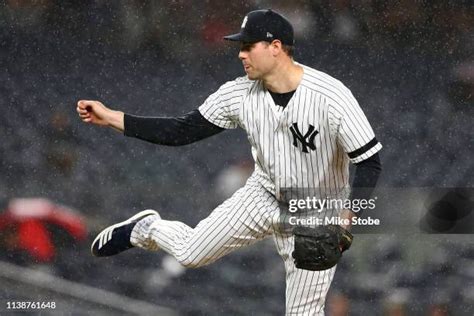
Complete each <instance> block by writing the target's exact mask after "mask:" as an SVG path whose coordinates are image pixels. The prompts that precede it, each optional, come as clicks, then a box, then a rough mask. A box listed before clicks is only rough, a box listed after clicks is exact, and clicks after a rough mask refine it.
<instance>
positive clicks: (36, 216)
mask: <svg viewBox="0 0 474 316" xmlns="http://www.w3.org/2000/svg"><path fill="white" fill-rule="evenodd" d="M52 227H56V228H59V229H60V230H63V231H65V232H66V233H67V234H68V235H69V236H70V237H72V238H73V239H74V240H76V241H83V240H85V239H86V238H87V228H86V224H85V221H84V219H83V217H82V216H80V215H79V214H77V212H75V211H74V210H72V209H71V208H69V207H66V206H63V205H59V204H55V203H53V202H51V201H50V200H48V199H44V198H19V199H12V200H10V202H9V204H8V206H7V209H6V210H5V212H3V213H2V214H0V233H3V234H2V237H3V238H2V239H3V240H2V243H3V245H4V246H6V248H7V250H12V251H26V252H27V253H28V254H29V255H30V256H31V257H32V258H33V259H34V260H35V261H38V262H51V261H53V260H54V258H55V256H56V247H55V243H54V240H55V236H54V233H53V232H52V229H51V228H52ZM5 232H6V233H5Z"/></svg>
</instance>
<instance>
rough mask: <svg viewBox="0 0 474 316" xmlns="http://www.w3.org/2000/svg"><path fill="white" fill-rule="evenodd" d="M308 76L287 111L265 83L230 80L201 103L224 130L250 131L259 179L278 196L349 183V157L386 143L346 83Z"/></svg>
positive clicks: (360, 157)
mask: <svg viewBox="0 0 474 316" xmlns="http://www.w3.org/2000/svg"><path fill="white" fill-rule="evenodd" d="M301 66H302V67H303V69H304V74H303V78H302V80H301V82H300V84H299V85H298V87H297V89H296V91H295V93H294V95H293V97H292V98H291V100H290V101H289V102H288V105H287V106H286V107H285V108H284V110H283V111H281V110H278V106H276V105H275V103H274V101H273V98H272V97H271V95H270V93H269V92H268V90H267V89H265V87H264V86H263V84H262V82H261V81H258V80H255V81H254V80H249V79H248V78H247V77H246V76H245V77H240V78H237V79H235V80H233V81H229V82H227V83H225V84H224V85H222V86H221V87H220V88H219V89H218V90H217V91H216V92H215V93H213V94H212V95H210V96H209V98H208V99H207V100H206V101H205V102H204V104H202V105H201V106H200V107H199V111H200V113H201V114H202V115H203V116H204V117H205V118H206V119H207V120H208V121H210V122H211V123H213V124H215V125H217V126H219V127H222V128H226V129H229V128H236V127H238V126H240V127H241V128H243V129H244V130H245V131H246V132H247V136H248V139H249V141H250V144H251V146H252V155H253V158H254V160H255V174H256V175H258V179H259V182H260V183H261V184H262V185H263V186H264V187H265V188H266V189H267V190H268V191H270V192H271V193H272V194H274V195H275V196H276V197H277V199H278V198H280V197H281V196H280V194H281V190H282V189H288V188H290V189H300V188H325V190H329V191H333V190H334V191H335V192H341V191H342V190H345V189H347V188H348V186H349V161H351V162H353V163H357V162H360V161H363V160H365V159H367V158H369V157H370V156H372V155H373V154H375V153H376V152H378V151H379V150H380V149H381V148H382V145H381V144H380V143H379V142H378V141H377V140H376V139H375V136H374V132H373V130H372V128H371V126H370V124H369V122H368V120H367V118H366V116H365V115H364V113H363V112H362V110H361V108H360V106H359V104H358V102H357V101H356V99H355V98H354V96H353V95H352V93H351V92H350V90H349V89H348V88H347V87H345V86H344V85H343V84H342V83H341V82H340V81H338V80H336V79H334V78H333V77H331V76H329V75H327V74H325V73H323V72H320V71H317V70H315V69H312V68H310V67H308V66H304V65H301Z"/></svg>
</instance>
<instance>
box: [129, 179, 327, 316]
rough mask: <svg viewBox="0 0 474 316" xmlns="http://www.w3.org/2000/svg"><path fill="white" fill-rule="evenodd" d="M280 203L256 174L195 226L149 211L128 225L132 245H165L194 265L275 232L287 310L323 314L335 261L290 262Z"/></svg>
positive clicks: (289, 238) (290, 242)
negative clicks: (318, 265)
mask: <svg viewBox="0 0 474 316" xmlns="http://www.w3.org/2000/svg"><path fill="white" fill-rule="evenodd" d="M279 218H280V208H279V206H278V202H277V200H276V199H275V197H274V196H273V195H272V194H270V193H269V192H268V191H267V190H266V189H265V188H264V187H263V186H262V185H261V184H260V183H259V182H258V181H257V180H256V179H255V177H254V176H252V177H250V178H249V180H248V181H247V183H246V184H245V186H244V187H242V188H241V189H239V190H238V191H237V192H235V193H234V195H233V196H232V197H230V198H229V199H228V200H226V201H225V202H224V203H222V204H221V205H219V206H218V207H217V208H216V209H215V210H214V211H212V213H211V214H210V215H209V216H208V217H207V218H206V219H204V220H202V221H201V222H199V224H198V225H197V226H196V227H195V228H191V227H189V226H187V225H186V224H184V223H182V222H178V221H167V220H163V219H161V218H159V217H158V216H149V217H146V218H144V219H143V220H141V221H140V222H138V223H137V225H136V226H135V228H134V229H133V231H132V236H131V242H132V244H133V245H135V246H137V247H140V248H143V249H146V250H160V249H162V250H164V251H166V252H167V253H169V254H170V255H172V256H174V257H175V258H176V259H177V260H178V261H179V262H180V263H181V264H182V265H184V266H186V267H190V268H198V267H201V266H204V265H207V264H210V263H212V262H214V261H216V260H218V259H219V258H221V257H223V256H225V255H226V254H228V253H230V252H232V251H234V250H236V249H239V248H241V247H244V246H247V245H251V244H253V243H255V242H257V241H259V240H262V239H264V238H266V237H269V236H271V235H273V239H274V241H275V245H276V248H277V250H278V253H279V254H280V256H281V257H282V259H283V261H284V264H285V270H286V315H323V314H324V302H325V297H326V294H327V291H328V289H329V286H330V284H331V281H332V279H333V276H334V272H335V267H334V268H332V269H329V270H325V271H308V270H302V269H297V268H296V267H295V266H294V263H293V259H292V257H291V253H292V252H293V249H294V240H293V236H292V235H291V234H287V233H282V232H280V230H279V228H278V227H279Z"/></svg>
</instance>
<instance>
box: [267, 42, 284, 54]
mask: <svg viewBox="0 0 474 316" xmlns="http://www.w3.org/2000/svg"><path fill="white" fill-rule="evenodd" d="M270 49H271V50H272V54H273V56H277V55H278V54H281V52H282V51H283V50H282V43H281V41H280V40H277V39H276V40H273V41H272V42H271V43H270Z"/></svg>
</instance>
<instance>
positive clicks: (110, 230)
mask: <svg viewBox="0 0 474 316" xmlns="http://www.w3.org/2000/svg"><path fill="white" fill-rule="evenodd" d="M150 215H158V213H157V212H156V211H154V210H145V211H141V212H140V213H137V214H135V215H134V216H132V217H130V218H129V219H127V220H125V221H123V222H120V223H117V224H114V225H111V226H109V227H107V228H106V229H104V230H103V231H101V232H100V233H99V234H98V235H97V237H96V238H95V239H94V241H93V242H92V246H91V252H92V254H93V255H94V256H96V257H108V256H113V255H116V254H118V253H121V252H122V251H125V250H127V249H130V248H132V247H133V245H132V244H131V243H130V235H131V234H132V229H133V227H135V224H136V223H137V222H138V221H140V220H141V219H143V218H145V217H147V216H150ZM158 216H159V215H158Z"/></svg>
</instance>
